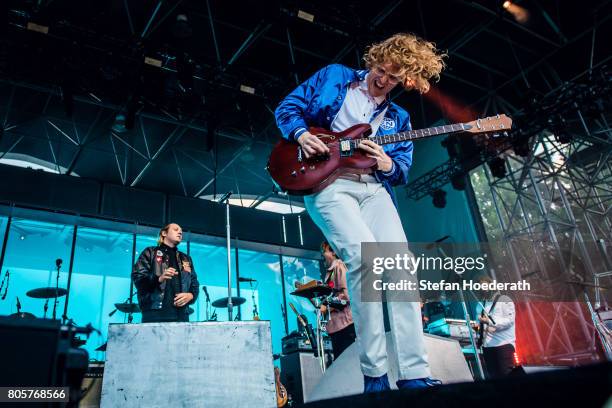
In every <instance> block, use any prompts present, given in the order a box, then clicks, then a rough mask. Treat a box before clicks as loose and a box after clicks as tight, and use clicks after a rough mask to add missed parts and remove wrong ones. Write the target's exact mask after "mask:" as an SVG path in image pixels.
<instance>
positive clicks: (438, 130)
mask: <svg viewBox="0 0 612 408" xmlns="http://www.w3.org/2000/svg"><path fill="white" fill-rule="evenodd" d="M471 128H472V126H470V125H467V124H465V123H455V124H452V125H443V126H435V127H430V128H426V129H417V130H408V131H406V132H399V133H394V134H392V135H382V136H375V137H371V138H367V139H369V140H372V141H373V142H375V143H376V144H378V145H384V144H389V143H397V142H403V141H406V140H415V139H423V138H426V137H431V136H437V135H444V134H449V133H457V132H465V131H466V130H470V129H471ZM365 139H366V138H364V139H354V140H351V147H352V148H354V149H356V148H357V147H358V146H359V143H361V141H362V140H365Z"/></svg>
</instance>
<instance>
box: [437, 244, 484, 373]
mask: <svg viewBox="0 0 612 408" xmlns="http://www.w3.org/2000/svg"><path fill="white" fill-rule="evenodd" d="M445 239H446V237H444V238H442V239H440V242H436V243H435V244H434V246H435V248H436V251H437V252H438V253H439V254H440V255H441V256H442V257H444V258H447V257H448V254H447V253H446V251H445V250H444V248H442V246H441V245H440V243H441V242H442V241H444V240H445ZM459 299H460V303H461V308H462V309H463V317H464V318H465V325H466V326H467V331H468V334H469V335H470V344H471V346H472V350H474V361H475V362H476V368H477V370H478V375H479V376H480V378H482V379H484V378H485V376H484V369H483V367H482V362H481V361H480V355H479V352H478V350H479V349H478V347H477V346H476V339H475V338H474V333H473V331H472V326H471V325H470V320H471V319H470V313H469V312H468V309H467V303H466V300H465V295H464V293H463V288H462V287H461V285H459Z"/></svg>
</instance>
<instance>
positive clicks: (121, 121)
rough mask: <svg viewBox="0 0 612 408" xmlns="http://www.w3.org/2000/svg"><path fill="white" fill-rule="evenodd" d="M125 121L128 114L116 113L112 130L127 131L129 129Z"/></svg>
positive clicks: (116, 131) (117, 131)
mask: <svg viewBox="0 0 612 408" xmlns="http://www.w3.org/2000/svg"><path fill="white" fill-rule="evenodd" d="M125 121H126V116H125V114H124V113H122V112H120V113H118V114H117V115H115V122H114V123H113V126H111V129H112V131H113V132H115V133H125V132H127V131H128V129H127V127H126V126H125Z"/></svg>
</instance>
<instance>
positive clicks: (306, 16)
mask: <svg viewBox="0 0 612 408" xmlns="http://www.w3.org/2000/svg"><path fill="white" fill-rule="evenodd" d="M297 17H298V18H301V19H302V20H305V21H308V22H309V23H312V22H314V19H315V16H314V14H310V13H307V12H305V11H304V10H298V12H297Z"/></svg>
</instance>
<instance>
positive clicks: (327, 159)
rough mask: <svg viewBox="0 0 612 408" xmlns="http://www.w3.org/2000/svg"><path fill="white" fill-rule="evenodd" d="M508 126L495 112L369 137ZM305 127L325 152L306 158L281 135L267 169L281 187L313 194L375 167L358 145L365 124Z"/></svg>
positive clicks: (380, 139)
mask: <svg viewBox="0 0 612 408" xmlns="http://www.w3.org/2000/svg"><path fill="white" fill-rule="evenodd" d="M511 127H512V119H511V118H509V117H508V116H506V115H497V116H490V117H488V118H484V119H478V120H474V121H471V122H467V123H456V124H453V125H444V126H436V127H432V128H427V129H419V130H409V131H406V132H400V133H395V134H392V135H384V136H376V137H373V138H370V139H371V140H373V141H374V142H376V143H377V144H378V145H381V146H382V145H385V144H389V143H398V142H403V141H406V140H417V139H423V138H426V137H431V136H437V135H442V134H449V133H460V132H467V133H472V134H478V133H481V134H484V133H489V134H497V135H499V134H502V133H504V132H506V131H508V130H510V128H511ZM309 131H310V133H312V134H313V135H316V136H318V137H319V139H321V140H322V141H323V142H324V143H325V144H326V145H327V147H328V148H329V154H328V155H319V156H315V157H310V158H306V155H305V154H304V151H303V150H302V147H301V146H300V145H299V144H298V143H297V142H290V141H287V140H285V139H282V140H281V141H280V142H278V143H277V144H276V146H274V149H272V153H271V154H270V158H269V160H268V166H267V170H268V172H269V173H270V176H272V179H273V180H274V181H275V182H276V184H277V185H278V186H279V187H280V188H281V189H282V190H283V191H286V192H287V193H289V194H294V195H307V194H313V193H316V192H319V191H321V190H323V189H324V188H325V187H327V186H328V185H330V184H331V183H333V182H334V181H335V180H336V179H337V178H338V177H340V176H341V175H343V174H347V173H350V174H364V173H370V172H372V171H373V170H376V159H374V158H372V157H368V156H367V155H366V153H365V152H363V151H362V150H360V149H359V148H358V146H359V143H360V142H361V140H363V139H366V138H368V136H369V135H370V133H371V132H372V129H371V128H370V125H369V124H367V123H363V124H360V125H355V126H352V127H350V128H348V129H346V130H344V131H342V132H338V133H336V132H332V131H330V130H325V129H321V128H310V129H309Z"/></svg>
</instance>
